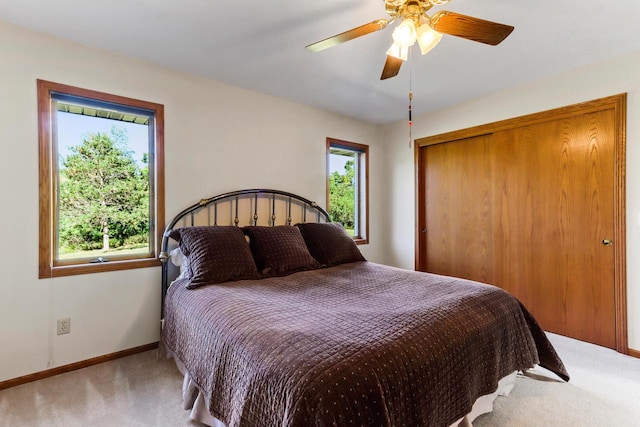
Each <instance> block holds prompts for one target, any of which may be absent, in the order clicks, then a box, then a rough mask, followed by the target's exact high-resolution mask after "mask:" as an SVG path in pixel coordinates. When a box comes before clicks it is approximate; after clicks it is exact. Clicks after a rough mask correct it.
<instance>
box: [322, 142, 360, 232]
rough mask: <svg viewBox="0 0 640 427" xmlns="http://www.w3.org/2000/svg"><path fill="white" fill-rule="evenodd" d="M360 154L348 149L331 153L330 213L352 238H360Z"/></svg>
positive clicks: (332, 150) (333, 150)
mask: <svg viewBox="0 0 640 427" xmlns="http://www.w3.org/2000/svg"><path fill="white" fill-rule="evenodd" d="M358 163H359V162H358V153H356V152H355V151H351V150H346V149H333V148H332V149H331V150H330V151H329V213H330V214H331V217H332V219H333V220H334V221H337V222H340V223H342V225H344V227H345V228H346V230H347V232H348V233H349V234H350V235H352V236H359V235H360V231H359V229H358V225H359V221H358V215H357V209H358V203H357V201H358V197H357V195H358V191H357V190H358V176H359V173H358Z"/></svg>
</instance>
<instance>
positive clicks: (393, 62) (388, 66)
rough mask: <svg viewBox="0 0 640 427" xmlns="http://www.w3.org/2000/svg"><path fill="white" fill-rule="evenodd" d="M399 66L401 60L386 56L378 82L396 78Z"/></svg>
mask: <svg viewBox="0 0 640 427" xmlns="http://www.w3.org/2000/svg"><path fill="white" fill-rule="evenodd" d="M401 66H402V59H400V58H396V57H395V56H391V55H387V60H386V61H385V63H384V68H383V69H382V75H381V76H380V80H386V79H389V78H391V77H395V76H397V75H398V72H400V67H401Z"/></svg>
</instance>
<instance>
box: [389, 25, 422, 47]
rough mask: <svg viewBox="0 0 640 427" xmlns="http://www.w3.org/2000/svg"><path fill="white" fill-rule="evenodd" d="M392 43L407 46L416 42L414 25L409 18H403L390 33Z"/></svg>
mask: <svg viewBox="0 0 640 427" xmlns="http://www.w3.org/2000/svg"><path fill="white" fill-rule="evenodd" d="M391 37H392V38H393V43H394V44H395V45H396V46H398V47H404V48H407V47H409V46H413V44H414V43H415V42H416V26H415V24H414V23H413V20H411V19H403V20H402V22H401V23H400V25H398V26H397V27H396V28H395V29H394V30H393V33H392V34H391Z"/></svg>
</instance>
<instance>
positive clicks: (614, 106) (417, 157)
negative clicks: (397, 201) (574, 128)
mask: <svg viewBox="0 0 640 427" xmlns="http://www.w3.org/2000/svg"><path fill="white" fill-rule="evenodd" d="M603 110H613V112H614V115H615V130H614V132H615V136H614V142H613V143H614V154H613V155H614V177H613V181H614V182H613V185H614V192H613V199H614V207H613V216H614V231H613V238H614V242H615V245H614V293H615V316H616V325H615V331H616V351H618V352H619V353H623V354H629V345H628V340H629V338H628V332H627V244H626V135H627V94H626V93H622V94H618V95H613V96H609V97H605V98H600V99H596V100H593V101H587V102H582V103H579V104H573V105H569V106H566V107H561V108H556V109H553V110H547V111H543V112H539V113H533V114H529V115H526V116H521V117H516V118H512V119H506V120H501V121H498V122H494V123H488V124H484V125H479V126H474V127H471V128H467V129H461V130H456V131H452V132H446V133H443V134H439V135H434V136H429V137H425V138H419V139H416V142H415V149H414V150H415V152H414V162H415V189H416V202H417V203H416V212H415V214H416V236H415V269H416V270H419V271H422V270H424V268H425V266H423V265H422V259H423V256H422V255H423V254H425V252H426V238H425V237H426V234H425V232H424V230H425V227H426V224H425V223H424V221H425V220H424V218H425V206H426V200H425V191H426V188H425V170H424V168H423V166H422V164H423V160H424V158H423V157H424V154H423V153H424V151H425V150H422V148H425V147H427V146H429V145H434V144H441V143H445V142H450V141H458V140H461V139H466V138H472V137H476V136H480V135H487V134H492V133H495V132H499V131H504V130H508V129H513V128H517V127H523V126H529V125H534V124H538V123H544V122H548V121H551V120H559V119H563V118H567V117H572V116H576V115H582V114H588V113H593V112H597V111H603Z"/></svg>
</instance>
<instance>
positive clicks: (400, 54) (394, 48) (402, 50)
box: [387, 42, 409, 61]
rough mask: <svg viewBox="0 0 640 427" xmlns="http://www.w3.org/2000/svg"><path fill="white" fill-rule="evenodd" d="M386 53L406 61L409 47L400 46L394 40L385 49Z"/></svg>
mask: <svg viewBox="0 0 640 427" xmlns="http://www.w3.org/2000/svg"><path fill="white" fill-rule="evenodd" d="M387 55H389V56H393V57H394V58H398V59H402V60H403V61H406V60H407V58H408V57H409V47H400V46H398V45H397V44H396V43H395V42H394V43H393V44H392V45H391V47H390V48H389V50H387Z"/></svg>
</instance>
